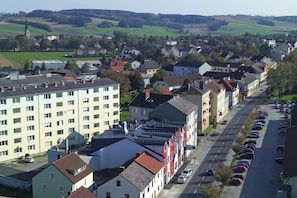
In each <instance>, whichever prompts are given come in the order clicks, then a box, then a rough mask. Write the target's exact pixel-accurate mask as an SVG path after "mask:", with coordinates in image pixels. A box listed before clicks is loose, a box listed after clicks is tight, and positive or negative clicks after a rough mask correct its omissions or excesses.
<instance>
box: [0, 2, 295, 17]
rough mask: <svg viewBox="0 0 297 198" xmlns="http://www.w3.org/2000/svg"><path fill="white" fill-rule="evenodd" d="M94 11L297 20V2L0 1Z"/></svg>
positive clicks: (13, 8) (9, 5) (5, 7)
mask: <svg viewBox="0 0 297 198" xmlns="http://www.w3.org/2000/svg"><path fill="white" fill-rule="evenodd" d="M75 8H87V9H89V8H91V9H108V10H125V11H132V12H147V13H155V14H183V15H185V14H195V15H204V16H210V15H227V14H231V15H235V14H246V15H261V16H288V15H290V16H297V0H280V1H279V0H49V1H46V0H0V12H4V13H17V12H19V11H25V12H30V11H32V10H37V9H41V10H53V11H59V10H64V9H75Z"/></svg>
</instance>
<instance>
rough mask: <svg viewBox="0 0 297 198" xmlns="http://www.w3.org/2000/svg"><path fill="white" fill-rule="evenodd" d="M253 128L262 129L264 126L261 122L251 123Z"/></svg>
mask: <svg viewBox="0 0 297 198" xmlns="http://www.w3.org/2000/svg"><path fill="white" fill-rule="evenodd" d="M253 126H261V127H264V126H265V124H264V123H262V122H254V123H253Z"/></svg>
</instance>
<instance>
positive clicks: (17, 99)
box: [12, 98, 20, 103]
mask: <svg viewBox="0 0 297 198" xmlns="http://www.w3.org/2000/svg"><path fill="white" fill-rule="evenodd" d="M12 102H13V103H19V102H20V98H13V99H12Z"/></svg>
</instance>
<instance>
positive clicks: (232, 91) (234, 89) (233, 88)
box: [219, 77, 239, 109]
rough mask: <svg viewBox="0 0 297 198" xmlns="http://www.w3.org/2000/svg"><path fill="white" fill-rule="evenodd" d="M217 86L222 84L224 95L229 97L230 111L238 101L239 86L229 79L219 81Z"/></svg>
mask: <svg viewBox="0 0 297 198" xmlns="http://www.w3.org/2000/svg"><path fill="white" fill-rule="evenodd" d="M219 84H222V85H223V86H224V87H225V88H226V94H227V95H228V97H229V105H228V106H229V109H232V107H234V106H235V105H237V104H238V99H239V85H238V83H237V82H236V81H231V79H230V77H229V78H227V77H225V78H223V79H222V80H220V81H219Z"/></svg>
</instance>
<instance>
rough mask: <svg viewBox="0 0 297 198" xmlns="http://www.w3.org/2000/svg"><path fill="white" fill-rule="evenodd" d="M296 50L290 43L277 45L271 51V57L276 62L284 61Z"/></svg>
mask: <svg viewBox="0 0 297 198" xmlns="http://www.w3.org/2000/svg"><path fill="white" fill-rule="evenodd" d="M294 49H295V48H294V46H292V45H291V44H290V43H277V44H276V46H275V47H274V48H273V49H272V50H271V53H270V57H271V58H272V59H273V60H275V61H283V60H284V59H285V58H287V57H288V56H289V55H290V53H291V52H292V51H293V50H294Z"/></svg>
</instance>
